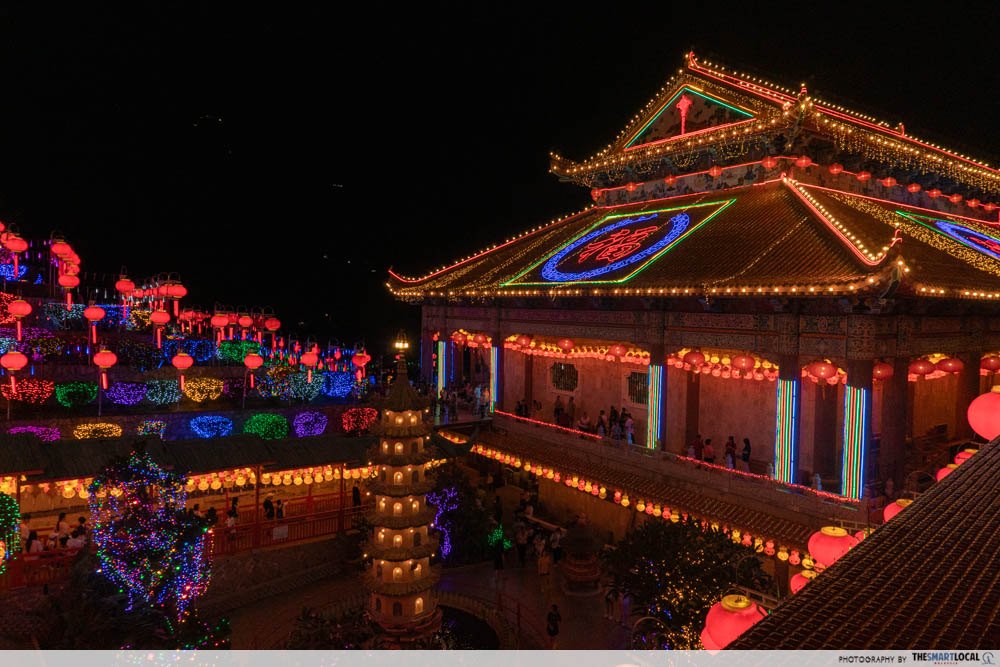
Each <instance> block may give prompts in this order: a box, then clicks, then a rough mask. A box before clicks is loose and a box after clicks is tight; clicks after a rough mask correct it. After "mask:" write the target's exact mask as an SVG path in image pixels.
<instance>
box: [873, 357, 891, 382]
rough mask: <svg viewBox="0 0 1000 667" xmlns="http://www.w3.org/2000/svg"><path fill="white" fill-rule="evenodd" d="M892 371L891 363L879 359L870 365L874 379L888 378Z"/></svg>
mask: <svg viewBox="0 0 1000 667" xmlns="http://www.w3.org/2000/svg"><path fill="white" fill-rule="evenodd" d="M894 372H895V371H894V370H893V368H892V364H887V363H885V362H884V361H880V362H878V363H877V364H875V366H873V367H872V377H873V378H875V379H876V380H888V379H889V378H891V377H892V375H893V373H894Z"/></svg>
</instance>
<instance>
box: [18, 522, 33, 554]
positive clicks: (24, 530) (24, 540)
mask: <svg viewBox="0 0 1000 667" xmlns="http://www.w3.org/2000/svg"><path fill="white" fill-rule="evenodd" d="M29 521H31V515H30V514H22V515H21V526H20V530H21V544H23V545H24V546H25V550H27V546H28V535H30V534H31V528H30V527H29V526H28V522H29Z"/></svg>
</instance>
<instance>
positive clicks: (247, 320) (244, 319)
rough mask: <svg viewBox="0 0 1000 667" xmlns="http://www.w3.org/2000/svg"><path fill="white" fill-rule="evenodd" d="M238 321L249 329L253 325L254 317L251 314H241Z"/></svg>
mask: <svg viewBox="0 0 1000 667" xmlns="http://www.w3.org/2000/svg"><path fill="white" fill-rule="evenodd" d="M236 322H237V323H238V324H239V325H240V326H241V327H243V328H244V329H249V328H250V327H252V326H253V318H252V317H250V316H249V315H240V318H239V319H238V320H236Z"/></svg>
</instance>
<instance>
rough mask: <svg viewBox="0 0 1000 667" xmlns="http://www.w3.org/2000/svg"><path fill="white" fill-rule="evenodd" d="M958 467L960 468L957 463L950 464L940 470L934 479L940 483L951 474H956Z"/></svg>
mask: <svg viewBox="0 0 1000 667" xmlns="http://www.w3.org/2000/svg"><path fill="white" fill-rule="evenodd" d="M957 467H958V464H957V463H949V464H948V465H946V466H945V467H943V468H941V469H940V470H938V471H937V474H936V475H934V478H935V479H937V481H939V482H940V481H941V480H942V479H944V478H945V477H947V476H948V475H950V474H951V473H953V472H955V468H957Z"/></svg>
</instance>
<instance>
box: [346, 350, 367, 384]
mask: <svg viewBox="0 0 1000 667" xmlns="http://www.w3.org/2000/svg"><path fill="white" fill-rule="evenodd" d="M371 360H372V358H371V357H370V356H368V353H367V352H365V351H364V350H362V351H361V352H358V353H356V354H355V355H354V356H353V357H351V362H352V363H353V364H354V365H355V366H357V367H358V370H357V372H356V373H355V375H356V376H357V378H358V381H359V382H360V380H361V378H363V377H364V376H365V365H366V364H367V363H368V362H369V361H371Z"/></svg>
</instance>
